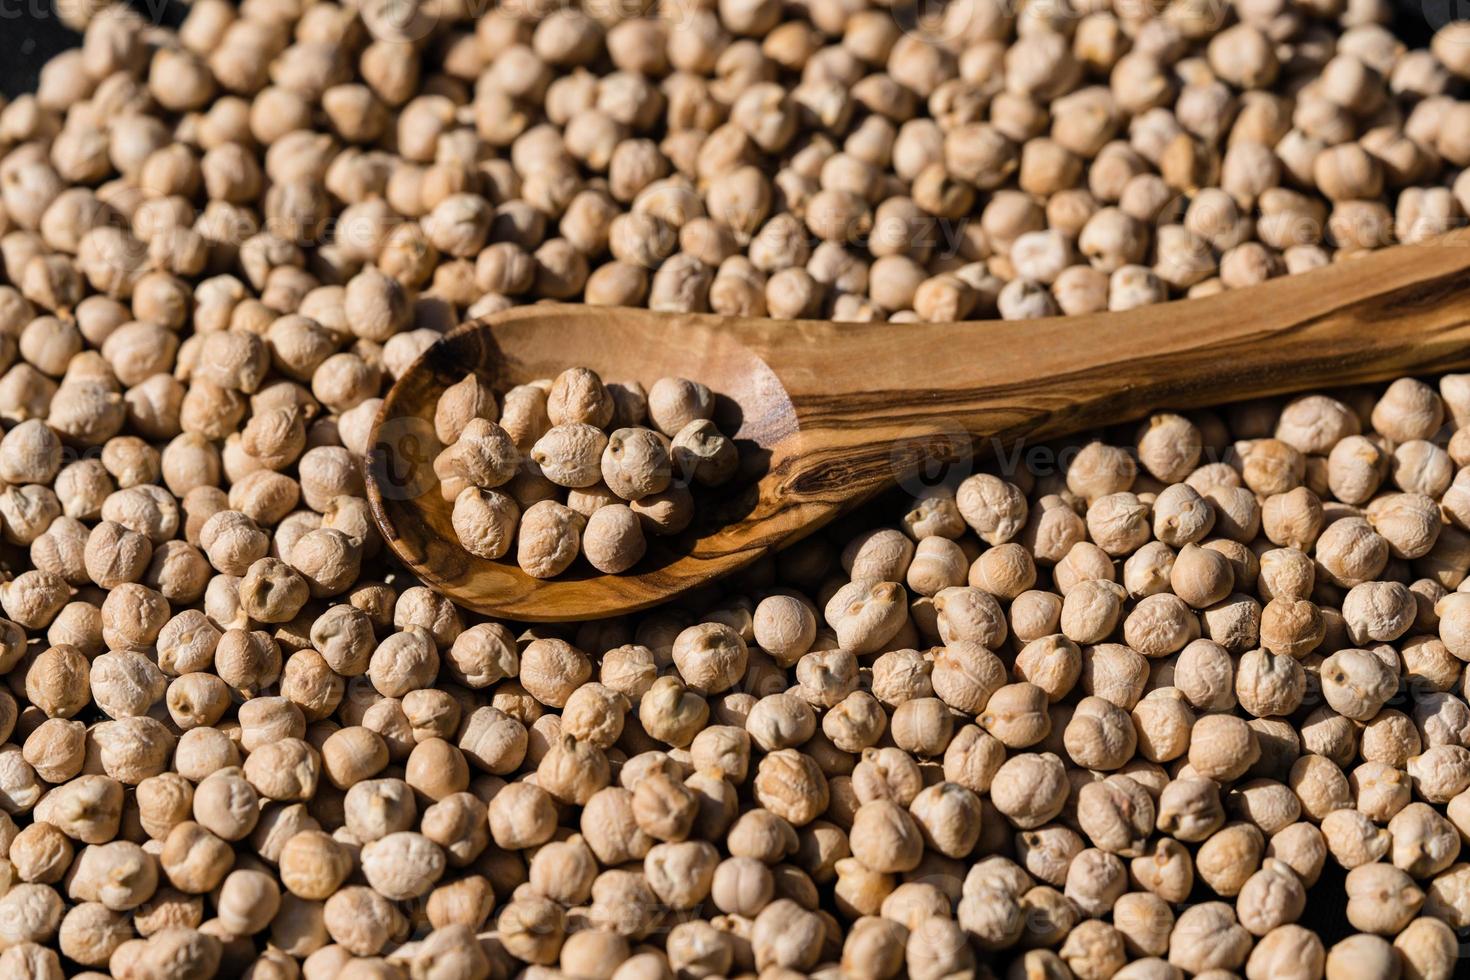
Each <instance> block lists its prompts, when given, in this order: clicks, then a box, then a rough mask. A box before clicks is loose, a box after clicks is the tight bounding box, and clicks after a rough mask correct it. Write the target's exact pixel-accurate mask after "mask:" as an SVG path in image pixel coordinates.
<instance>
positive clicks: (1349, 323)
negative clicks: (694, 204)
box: [742, 231, 1470, 500]
mask: <svg viewBox="0 0 1470 980" xmlns="http://www.w3.org/2000/svg"><path fill="white" fill-rule="evenodd" d="M758 324H759V321H745V322H743V323H742V332H745V333H747V334H748V336H747V337H746V338H745V340H746V343H747V345H748V346H749V347H751V349H753V350H755V351H756V352H757V353H758V354H759V355H760V356H762V358H763V359H764V360H765V361H766V363H767V364H769V365H770V366H771V368H772V370H773V371H774V372H775V374H776V375H777V377H778V378H779V379H780V381H781V383H782V384H783V386H784V387H785V390H786V392H787V394H788V395H789V396H790V398H791V402H792V407H793V409H794V411H795V414H796V417H797V420H798V424H799V429H800V434H799V437H798V438H799V445H798V446H794V447H793V449H794V450H796V451H795V452H793V453H792V454H790V455H789V456H787V462H788V470H789V471H788V472H786V473H784V474H783V476H784V484H785V491H786V492H788V493H791V494H794V495H795V496H796V497H797V498H799V499H807V498H818V499H824V500H835V499H838V498H843V499H851V498H852V497H854V496H859V497H860V496H863V495H864V494H865V493H866V492H869V491H876V490H878V489H881V488H882V486H885V485H888V484H891V483H892V482H894V481H895V480H896V479H897V480H901V479H904V478H905V477H906V476H907V475H910V474H911V473H913V472H914V471H915V470H916V469H917V468H918V467H919V466H921V465H922V464H923V462H924V460H925V459H926V458H933V457H935V456H938V457H941V458H956V457H960V456H964V455H969V454H971V453H973V452H976V451H981V450H984V449H985V448H987V447H988V446H990V445H991V444H992V443H993V444H995V445H1000V444H1006V443H1010V442H1013V441H1014V440H1016V439H1020V438H1028V439H1031V438H1046V437H1050V436H1054V435H1058V434H1062V433H1068V432H1076V431H1079V430H1083V429H1087V428H1091V427H1094V426H1098V425H1103V424H1108V423H1113V422H1119V421H1124V420H1127V419H1130V418H1137V417H1139V416H1141V415H1143V414H1145V413H1147V412H1148V411H1149V410H1151V409H1157V408H1165V407H1168V408H1178V409H1185V408H1193V407H1198V406H1204V405H1211V404H1218V403H1221V402H1228V401H1236V400H1240V399H1246V398H1255V397H1260V396H1265V395H1273V394H1279V393H1282V392H1286V391H1293V390H1300V389H1304V388H1312V387H1332V386H1338V385H1346V384H1355V383H1362V382H1369V381H1380V380H1384V379H1387V378H1392V377H1395V376H1399V375H1404V374H1414V373H1416V372H1424V371H1431V370H1432V371H1436V372H1438V371H1446V370H1451V369H1454V368H1458V367H1465V366H1470V232H1465V231H1462V232H1457V233H1455V234H1452V235H1449V236H1446V237H1444V238H1442V239H1438V240H1436V241H1435V242H1433V243H1431V244H1425V245H1420V246H1405V247H1400V248H1395V249H1389V250H1386V251H1384V252H1380V253H1376V254H1375V255H1372V256H1365V257H1363V258H1354V259H1347V260H1344V261H1342V262H1340V263H1338V264H1336V265H1334V266H1332V267H1330V268H1327V269H1323V270H1319V271H1317V272H1314V273H1309V274H1306V275H1301V276H1293V277H1286V278H1282V279H1277V280H1273V281H1271V282H1267V283H1265V284H1263V285H1260V286H1256V287H1252V288H1250V289H1247V290H1239V291H1235V292H1227V293H1222V294H1219V295H1216V296H1213V297H1210V298H1208V299H1201V300H1195V301H1191V302H1188V303H1170V304H1163V305H1159V306H1151V307H1144V308H1140V309H1136V310H1133V311H1130V312H1127V313H1107V314H1098V315H1093V316H1085V317H1067V318H1056V319H1048V320H1033V321H1011V322H1003V323H935V324H914V325H910V326H902V327H900V326H894V325H891V324H818V323H812V324H807V323H803V324H777V325H771V324H763V325H758ZM783 455H786V454H783Z"/></svg>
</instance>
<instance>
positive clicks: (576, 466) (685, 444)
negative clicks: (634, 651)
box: [434, 367, 740, 579]
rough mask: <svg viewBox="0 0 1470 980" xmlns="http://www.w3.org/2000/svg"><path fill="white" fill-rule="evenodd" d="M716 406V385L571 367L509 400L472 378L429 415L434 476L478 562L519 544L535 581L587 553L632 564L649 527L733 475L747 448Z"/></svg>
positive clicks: (660, 529) (624, 566)
mask: <svg viewBox="0 0 1470 980" xmlns="http://www.w3.org/2000/svg"><path fill="white" fill-rule="evenodd" d="M714 412H715V395H714V393H713V392H711V391H710V390H709V388H708V387H707V386H705V385H703V384H700V383H699V382H698V381H690V380H689V379H688V378H659V379H658V380H657V381H655V382H654V383H653V385H652V387H650V388H649V389H648V390H647V391H645V390H644V389H643V386H642V385H641V384H639V383H638V382H636V381H631V382H615V383H613V384H604V383H603V380H602V378H600V377H598V375H597V373H596V372H595V371H592V370H590V369H589V368H582V367H577V368H568V369H567V370H565V371H563V372H562V373H561V374H559V375H557V376H556V377H555V378H549V379H545V380H542V381H538V382H533V383H531V384H525V385H517V386H515V387H514V388H512V389H510V390H509V391H507V392H506V393H505V396H504V403H503V405H502V403H501V400H500V399H498V398H497V397H496V394H495V392H494V390H492V389H491V387H490V386H489V385H488V384H486V383H485V382H484V381H483V380H482V379H480V378H479V377H478V376H477V375H475V374H468V375H466V376H465V377H464V378H463V379H462V380H460V381H458V382H456V383H455V384H452V385H450V386H449V387H448V388H447V389H445V391H444V393H443V394H442V395H440V396H439V401H438V404H437V405H436V407H435V412H434V431H435V435H436V436H437V437H438V439H439V441H440V442H441V443H442V444H444V446H445V448H444V449H443V450H442V451H441V452H440V453H439V455H438V456H437V457H436V458H435V460H434V473H435V475H436V476H437V477H438V478H439V481H440V482H439V491H440V493H441V494H442V495H443V497H444V499H445V500H446V501H449V502H450V503H452V504H454V510H453V514H452V522H453V526H454V533H455V535H456V536H457V537H458V538H459V543H460V544H461V545H462V546H463V547H464V549H465V550H466V551H468V552H470V554H473V555H476V556H478V557H480V558H491V559H494V558H502V557H505V556H506V554H507V553H508V552H509V551H510V548H511V544H512V543H514V544H515V546H516V556H515V560H516V564H518V565H519V566H520V568H521V570H522V571H524V572H525V573H526V574H527V575H530V576H532V577H533V578H543V579H544V578H555V577H556V576H558V575H560V574H562V573H563V572H565V571H566V570H567V569H568V568H570V567H571V566H572V563H573V562H575V561H576V560H577V557H578V556H579V555H581V556H583V557H585V558H586V559H587V563H588V564H589V565H591V566H592V567H593V568H595V569H596V570H597V571H599V572H603V573H605V574H608V575H617V574H619V573H621V572H626V571H628V570H629V569H630V568H632V567H633V566H634V565H636V564H637V563H638V562H639V560H641V559H642V558H643V555H644V553H645V552H646V550H647V547H648V542H647V539H646V537H645V533H644V532H645V531H647V533H648V534H655V535H674V534H678V533H680V532H681V531H683V530H684V529H685V528H687V527H688V526H689V524H690V522H691V521H692V520H693V519H694V495H693V493H692V492H691V489H690V488H691V487H693V486H695V485H699V486H705V487H717V486H719V485H720V484H722V483H725V482H727V481H728V480H729V479H730V478H731V477H733V476H734V475H735V471H736V469H737V467H738V466H739V464H740V456H739V450H738V449H737V448H736V446H735V442H734V440H732V439H730V438H729V437H727V436H726V435H724V434H723V433H722V432H720V430H719V427H718V426H717V425H716V424H715V422H714V421H713V418H712V417H713V415H714ZM644 423H648V424H647V425H645V424H644ZM650 425H651V426H652V428H650V427H649V426H650Z"/></svg>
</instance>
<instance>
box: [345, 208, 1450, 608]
mask: <svg viewBox="0 0 1470 980" xmlns="http://www.w3.org/2000/svg"><path fill="white" fill-rule="evenodd" d="M571 365H586V366H588V367H590V368H592V369H593V370H595V371H597V372H598V373H600V374H601V375H602V377H603V378H604V379H606V380H608V381H631V380H637V381H641V382H642V383H643V384H645V385H648V384H651V383H652V382H653V381H654V380H655V379H656V378H659V377H662V376H665V375H677V376H684V377H689V378H694V379H696V380H699V381H702V382H704V383H705V384H707V385H709V386H710V388H712V389H713V390H715V391H716V392H718V393H720V394H721V395H722V398H721V400H720V405H719V407H718V409H717V414H716V421H718V422H719V423H720V424H721V428H722V430H723V431H725V432H727V433H728V432H734V433H735V437H736V439H737V442H738V443H739V445H740V447H741V473H740V474H739V476H737V478H736V479H735V480H734V481H732V484H731V485H730V486H731V488H730V489H723V490H721V491H713V492H708V491H707V492H705V493H704V494H703V495H702V496H701V495H699V494H696V503H697V510H698V516H697V517H696V523H695V526H694V527H692V528H691V529H690V531H688V532H686V533H685V535H683V536H682V537H680V538H676V539H666V540H661V539H658V538H650V547H649V553H648V556H647V557H646V558H645V559H644V560H643V561H642V562H641V563H640V564H639V565H638V566H636V567H635V568H634V569H633V571H632V572H630V573H628V574H624V575H619V576H608V575H601V574H599V573H597V572H595V571H594V570H592V569H591V568H589V567H587V566H586V563H585V562H582V561H579V562H578V563H577V564H576V565H575V566H574V567H573V569H572V570H571V571H570V572H569V573H568V574H567V575H565V576H563V577H561V578H557V579H553V580H550V581H540V580H537V579H533V578H530V577H529V576H527V575H525V574H523V573H522V572H521V571H520V569H519V568H518V567H516V565H515V564H514V562H513V560H506V561H486V560H483V559H479V558H476V557H474V556H472V555H469V554H468V553H466V552H465V551H464V550H463V549H461V548H460V547H459V546H458V544H457V542H456V541H455V538H454V534H453V531H452V529H451V527H450V521H449V515H450V510H451V507H450V504H449V503H447V502H445V501H444V500H442V499H441V496H440V494H439V491H438V487H437V485H436V484H435V482H434V478H433V473H432V470H431V468H430V464H431V463H432V460H433V455H434V453H435V452H437V449H438V444H437V442H436V441H435V440H434V437H433V425H432V419H433V414H434V408H435V404H436V402H437V400H438V396H439V394H440V393H441V392H442V391H443V390H444V388H445V387H447V386H448V385H449V384H452V383H453V382H455V381H457V380H459V379H461V378H463V377H464V376H465V373H466V372H467V371H470V370H474V371H476V372H477V373H479V374H480V375H481V376H482V377H483V378H484V379H485V380H486V381H487V382H488V383H490V384H491V385H492V386H494V387H495V388H496V390H499V391H503V390H505V389H506V388H508V387H510V386H511V385H513V384H518V383H522V382H526V381H530V380H532V379H535V378H549V377H553V376H555V375H556V374H557V373H558V372H559V371H560V370H562V369H564V368H566V367H568V366H571ZM1465 365H1470V231H1461V232H1457V233H1454V234H1451V235H1449V236H1447V237H1445V238H1444V239H1440V240H1437V241H1435V242H1433V243H1430V244H1424V245H1414V246H1400V247H1396V248H1392V249H1387V250H1384V251H1381V252H1377V253H1374V254H1372V255H1369V256H1365V257H1362V258H1355V259H1350V260H1347V261H1343V262H1340V263H1338V264H1335V265H1333V266H1331V267H1329V268H1325V269H1321V270H1317V271H1314V272H1310V273H1307V274H1304V275H1299V276H1294V277H1290V278H1284V279H1277V280H1272V281H1270V282H1267V283H1265V284H1263V285H1260V286H1256V287H1252V288H1250V289H1246V290H1240V291H1236V292H1229V293H1224V294H1221V295H1217V296H1212V297H1209V298H1205V299H1197V300H1189V301H1186V302H1177V303H1169V304H1164V305H1159V306H1150V307H1145V308H1142V309H1138V310H1132V311H1129V312H1123V313H1106V314H1098V315H1091V316H1084V317H1067V318H1060V317H1059V318H1054V319H1047V320H1031V321H1014V322H974V323H931V324H908V325H896V324H885V323H873V324H837V323H826V322H782V321H774V320H764V319H736V318H722V317H717V316H709V315H687V314H659V313H651V312H648V311H645V310H628V309H607V308H597V307H575V306H557V305H536V306H529V307H522V308H518V309H513V310H508V311H506V312H505V313H502V314H499V315H497V316H494V317H490V318H487V319H485V320H483V321H476V322H471V323H469V324H466V325H465V326H464V327H462V328H460V329H459V330H456V331H455V332H454V333H452V334H450V335H448V336H447V337H446V338H445V339H444V340H443V341H441V342H440V343H439V344H437V345H435V346H434V347H433V348H431V349H430V350H429V351H428V352H427V353H426V354H425V355H424V356H423V357H422V358H420V359H419V361H418V362H417V363H416V364H415V365H414V366H413V368H412V369H410V370H409V371H408V372H407V374H405V375H404V377H403V378H402V379H401V380H400V381H399V382H398V383H397V384H396V385H394V386H393V389H392V391H390V392H389V394H388V397H387V398H386V399H385V400H384V403H383V406H382V409H381V410H380V412H379V415H378V419H377V424H376V427H375V430H374V433H373V441H372V445H373V449H372V451H371V455H370V460H369V480H368V494H369V498H370V500H371V504H372V509H373V513H374V516H375V517H376V519H377V521H378V525H379V527H380V528H381V529H382V532H383V535H384V537H385V539H386V540H387V541H388V543H389V545H390V546H391V548H392V549H393V551H394V553H395V554H397V555H398V557H399V558H400V559H401V560H403V561H404V562H405V563H407V564H408V565H409V566H410V567H411V568H412V569H413V570H414V571H415V572H416V573H417V574H418V575H419V576H420V577H421V578H423V579H424V581H425V582H427V583H428V584H430V585H432V586H434V587H435V588H437V589H439V590H441V591H442V592H444V593H445V594H446V595H449V596H451V597H452V598H454V599H455V600H456V601H458V602H460V603H462V604H464V605H466V606H468V607H470V608H472V609H476V610H478V611H480V612H483V613H486V614H489V615H495V616H501V617H505V618H509V619H516V620H525V621H559V620H577V619H588V618H593V617H601V616H610V615H617V614H621V613H626V612H631V611H634V610H637V609H641V608H645V607H648V606H651V605H653V604H655V603H658V602H661V601H664V600H666V599H669V598H670V597H672V596H675V595H677V594H679V593H681V592H683V591H685V590H687V589H690V588H693V587H695V586H698V585H701V584H703V583H706V582H708V581H710V580H711V579H712V578H714V577H715V576H718V575H722V574H724V573H727V572H730V571H733V570H735V569H738V568H740V567H742V566H744V565H746V564H748V563H749V562H751V561H753V560H754V559H755V558H757V557H758V556H759V555H761V554H763V553H765V552H766V551H767V550H768V549H771V548H774V547H778V546H780V545H783V544H788V543H790V542H792V541H794V540H796V539H798V538H800V537H801V536H802V535H804V534H807V533H809V532H810V531H812V530H814V529H815V528H817V527H819V526H821V525H822V524H823V523H825V522H827V521H829V520H831V519H832V518H833V517H834V516H836V515H837V514H839V513H841V512H842V511H844V510H845V509H847V508H849V507H851V506H853V505H855V504H857V503H858V502H861V501H863V500H866V499H868V498H870V497H871V496H872V495H873V494H875V493H876V492H878V491H879V490H882V489H884V488H885V487H888V486H891V485H892V484H894V483H895V482H896V481H898V480H901V479H904V478H906V477H907V476H909V475H912V474H913V473H915V472H916V470H917V469H918V468H919V467H920V466H922V465H924V463H925V462H926V461H927V460H932V459H935V458H944V459H954V458H958V457H962V456H966V455H970V454H973V453H975V452H977V451H981V450H983V449H984V448H985V447H987V446H988V445H990V440H991V439H994V440H1000V441H1001V442H1003V443H1008V442H1010V441H1012V440H1016V439H1019V438H1022V437H1025V438H1045V437H1051V436H1057V435H1062V434H1065V433H1071V432H1076V431H1079V430H1083V429H1087V428H1091V427H1093V426H1098V425H1102V424H1107V423H1113V422H1119V421H1123V420H1127V419H1131V418H1137V417H1139V416H1141V415H1143V414H1145V413H1147V412H1149V411H1150V410H1153V409H1157V408H1162V407H1173V408H1181V409H1182V408H1190V407H1196V406H1202V405H1208V404H1214V403H1219V402H1223V401H1231V400H1235V399H1241V398H1249V397H1257V396H1262V395H1270V394H1277V393H1282V392H1286V391H1292V390H1296V389H1302V388H1309V387H1317V386H1327V385H1340V384H1348V383H1356V382H1367V381H1376V380H1382V379H1386V378H1390V377H1393V376H1396V375H1402V374H1412V373H1415V372H1425V371H1444V370H1449V369H1451V368H1456V367H1462V366H1465ZM509 557H510V558H511V559H513V558H514V552H513V551H512V554H511V556H509Z"/></svg>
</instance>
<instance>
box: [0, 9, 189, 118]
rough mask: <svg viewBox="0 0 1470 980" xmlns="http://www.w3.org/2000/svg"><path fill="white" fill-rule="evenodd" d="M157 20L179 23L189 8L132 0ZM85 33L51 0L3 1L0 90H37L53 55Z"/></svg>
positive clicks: (10, 95)
mask: <svg viewBox="0 0 1470 980" xmlns="http://www.w3.org/2000/svg"><path fill="white" fill-rule="evenodd" d="M128 6H130V7H132V8H133V9H134V10H136V11H137V12H138V13H139V14H141V15H142V16H143V17H144V18H146V19H148V20H150V21H152V22H153V23H155V24H167V25H168V26H170V27H177V26H178V25H179V24H180V23H182V22H183V19H184V15H185V14H186V13H188V10H189V8H188V7H187V5H185V4H184V3H182V2H179V0H129V2H128ZM81 43H82V37H81V35H80V34H78V33H77V32H76V31H73V30H72V29H71V28H69V27H67V26H66V25H65V24H63V23H62V22H61V19H60V18H59V17H57V16H56V11H55V10H53V9H52V6H51V0H8V2H0V93H3V94H4V95H5V97H6V98H15V97H16V96H17V95H23V94H25V93H26V92H34V91H35V90H36V78H37V76H38V75H40V73H41V68H42V66H44V65H45V64H46V62H48V61H50V60H51V58H52V57H53V56H55V55H57V54H59V53H61V52H62V51H65V50H66V49H67V48H75V47H78V46H79V45H80V44H81Z"/></svg>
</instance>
